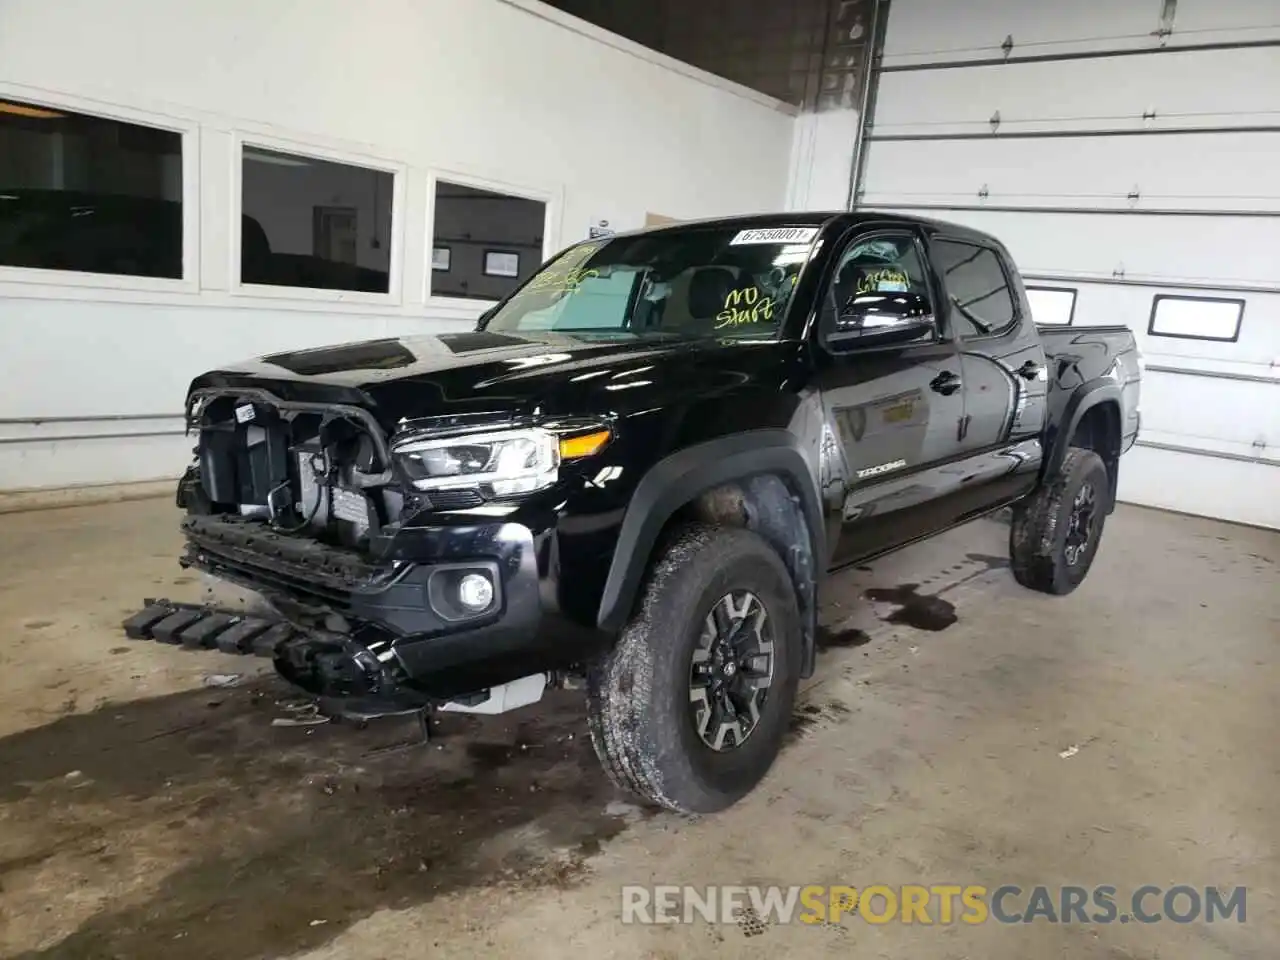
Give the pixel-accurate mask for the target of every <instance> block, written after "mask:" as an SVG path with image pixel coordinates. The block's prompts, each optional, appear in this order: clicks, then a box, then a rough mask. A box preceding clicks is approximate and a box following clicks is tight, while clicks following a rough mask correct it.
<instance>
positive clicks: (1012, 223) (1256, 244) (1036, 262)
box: [933, 170, 1280, 286]
mask: <svg viewBox="0 0 1280 960" xmlns="http://www.w3.org/2000/svg"><path fill="white" fill-rule="evenodd" d="M974 173H975V175H980V174H981V173H982V171H981V170H975V171H974ZM933 215H935V216H939V217H942V218H945V219H948V220H954V221H957V222H959V223H964V224H967V225H969V226H972V227H976V228H977V229H979V230H985V231H987V232H988V233H991V234H994V235H995V236H997V237H999V238H1000V239H1001V240H1002V241H1004V243H1006V244H1007V245H1008V247H1009V249H1010V250H1011V251H1012V252H1013V255H1014V258H1015V259H1016V260H1017V262H1018V267H1019V269H1021V270H1022V271H1023V272H1026V273H1059V272H1064V271H1065V272H1072V273H1093V274H1096V275H1099V276H1103V277H1109V276H1111V275H1112V274H1113V272H1114V271H1115V270H1117V269H1119V268H1123V269H1124V272H1125V275H1126V276H1140V277H1142V278H1144V279H1148V280H1152V279H1154V280H1162V281H1173V282H1178V281H1182V282H1196V283H1200V282H1203V283H1213V282H1218V283H1226V284H1231V283H1252V284H1259V285H1272V286H1274V285H1275V283H1276V278H1277V277H1280V218H1269V219H1268V218H1246V217H1142V216H1134V215H1132V214H1119V213H1099V214H1068V213H1058V214H1054V213H1021V212H1015V213H1004V212H996V211H990V210H976V211H968V210H966V211H957V212H953V213H950V212H945V211H944V212H939V213H937V214H933Z"/></svg>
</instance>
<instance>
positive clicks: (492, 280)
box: [431, 180, 547, 300]
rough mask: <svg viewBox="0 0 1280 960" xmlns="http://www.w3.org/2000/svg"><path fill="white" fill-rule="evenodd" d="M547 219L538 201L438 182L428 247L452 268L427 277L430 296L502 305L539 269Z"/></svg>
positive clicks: (545, 207)
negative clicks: (446, 252) (445, 253)
mask: <svg viewBox="0 0 1280 960" xmlns="http://www.w3.org/2000/svg"><path fill="white" fill-rule="evenodd" d="M546 218H547V205H546V204H545V203H542V202H541V201H540V200H529V199H526V198H525V197H513V196H510V195H508V194H505V193H494V192H493V191H491V190H477V189H476V188H474V187H466V186H463V185H462V184H459V183H449V182H448V181H445V180H437V181H436V199H435V225H434V226H435V235H434V238H433V241H432V242H433V244H434V246H436V247H449V249H450V252H451V263H450V265H449V272H448V273H443V272H436V273H433V274H432V276H431V293H432V295H433V296H437V297H471V298H474V299H479V300H501V299H502V298H503V297H505V296H506V295H507V294H509V293H511V291H512V290H514V289H516V287H518V286H520V284H522V283H524V281H525V280H527V279H528V278H529V277H531V276H533V274H534V272H535V271H536V270H537V269H538V267H539V266H540V265H541V263H542V231H543V227H544V225H545V223H546Z"/></svg>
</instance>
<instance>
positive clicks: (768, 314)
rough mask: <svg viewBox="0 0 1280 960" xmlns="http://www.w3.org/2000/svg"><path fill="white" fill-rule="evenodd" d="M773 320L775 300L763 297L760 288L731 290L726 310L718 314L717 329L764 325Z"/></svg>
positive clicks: (726, 300)
mask: <svg viewBox="0 0 1280 960" xmlns="http://www.w3.org/2000/svg"><path fill="white" fill-rule="evenodd" d="M772 319H773V299H772V298H771V297H766V296H761V294H760V289H759V288H758V287H747V288H746V289H743V290H730V291H729V295H728V296H726V297H725V298H724V309H723V310H721V311H720V312H719V313H717V314H716V329H717V330H721V329H723V328H725V327H738V326H743V325H745V324H748V323H762V322H767V321H769V320H772Z"/></svg>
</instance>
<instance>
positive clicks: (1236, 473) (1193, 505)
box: [1119, 447, 1280, 528]
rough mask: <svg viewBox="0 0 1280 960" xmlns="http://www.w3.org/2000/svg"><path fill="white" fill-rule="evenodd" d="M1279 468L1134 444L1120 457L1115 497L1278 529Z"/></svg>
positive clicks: (1279, 520)
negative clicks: (1118, 486)
mask: <svg viewBox="0 0 1280 960" xmlns="http://www.w3.org/2000/svg"><path fill="white" fill-rule="evenodd" d="M1277 478H1280V467H1274V466H1270V465H1268V464H1265V463H1243V462H1240V461H1237V460H1221V459H1217V458H1213V457H1198V456H1195V455H1194V454H1186V453H1174V452H1170V451H1167V450H1153V449H1151V448H1150V447H1134V448H1133V449H1132V450H1130V451H1129V452H1128V453H1127V454H1125V456H1124V459H1123V460H1121V467H1120V491H1119V495H1120V499H1121V500H1124V501H1126V502H1128V503H1140V504H1144V505H1146V506H1150V507H1160V508H1162V509H1165V510H1177V511H1179V512H1180V513H1194V514H1199V515H1200V516H1211V517H1218V518H1220V519H1222V520H1234V521H1236V522H1237V523H1251V524H1254V525H1255V526H1260V527H1273V528H1280V495H1277V491H1278V490H1280V486H1278V485H1277Z"/></svg>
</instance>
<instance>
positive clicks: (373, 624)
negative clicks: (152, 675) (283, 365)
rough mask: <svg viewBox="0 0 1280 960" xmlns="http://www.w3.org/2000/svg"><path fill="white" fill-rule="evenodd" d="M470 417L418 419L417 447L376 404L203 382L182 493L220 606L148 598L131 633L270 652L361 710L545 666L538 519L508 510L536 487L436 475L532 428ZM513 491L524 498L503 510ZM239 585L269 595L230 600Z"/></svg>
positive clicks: (192, 409) (199, 566) (190, 560)
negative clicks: (385, 422)
mask: <svg viewBox="0 0 1280 960" xmlns="http://www.w3.org/2000/svg"><path fill="white" fill-rule="evenodd" d="M470 420H471V418H468V417H441V418H437V420H436V421H435V422H432V423H429V424H422V423H417V424H415V426H414V429H413V430H412V431H410V432H407V433H405V434H402V435H398V436H397V438H396V440H397V442H398V443H399V444H401V445H402V446H403V449H404V450H408V451H410V452H409V453H408V454H405V453H403V452H402V451H401V447H397V448H396V449H395V450H393V448H392V444H391V443H390V442H389V441H388V438H387V435H386V433H385V432H384V430H383V428H382V425H381V424H380V423H379V422H378V421H377V419H375V418H374V416H373V415H372V414H371V413H370V412H369V411H368V410H367V409H365V408H363V407H361V406H357V405H353V404H345V403H332V402H310V401H303V400H294V399H282V398H281V397H279V396H277V395H275V394H274V393H272V392H270V391H268V390H266V389H257V388H247V387H236V388H214V389H203V390H197V391H194V392H193V393H192V395H191V398H190V400H189V407H188V412H187V421H188V428H189V430H191V431H193V432H196V433H197V434H198V436H199V445H198V447H197V448H196V462H195V463H194V464H193V465H192V466H191V467H190V468H189V469H188V470H187V473H186V474H185V475H184V477H183V478H182V480H181V482H180V483H179V489H178V495H177V501H178V505H179V507H181V508H182V509H184V510H185V511H186V513H187V516H186V517H185V518H184V519H183V521H182V529H183V533H184V535H185V537H186V551H185V554H184V556H183V557H182V559H181V563H182V565H183V566H184V567H187V568H191V569H194V570H197V571H200V572H201V573H203V574H206V575H208V576H209V577H211V578H213V582H214V583H215V584H217V585H219V590H218V591H217V592H215V593H214V594H211V595H210V596H209V597H208V598H207V602H206V603H204V604H178V603H172V602H170V601H167V600H156V601H148V602H147V605H146V608H145V609H144V610H142V611H141V612H140V613H138V614H137V615H136V616H135V617H132V618H130V620H129V621H127V622H126V624H125V628H126V631H127V632H128V633H129V634H130V636H134V637H139V638H142V637H145V638H148V639H156V640H161V641H164V642H170V643H175V644H183V645H185V646H188V647H202V648H207V649H221V650H223V651H225V652H234V653H252V654H257V655H259V656H267V657H270V658H271V659H272V660H273V661H274V663H275V666H276V669H277V671H278V672H279V673H280V674H281V675H282V676H283V677H285V678H286V679H287V680H289V681H290V682H291V683H293V684H295V685H296V686H298V687H300V688H302V689H303V690H305V691H307V692H309V693H311V694H314V695H316V696H318V697H321V698H326V699H329V700H330V701H332V702H333V703H334V704H335V708H336V709H337V710H338V711H339V712H342V713H346V714H356V715H359V716H375V715H383V714H387V713H402V712H406V711H409V710H413V709H422V708H425V707H428V706H432V705H438V704H440V703H442V702H445V701H449V700H453V699H455V698H459V697H471V698H474V697H475V696H476V694H477V692H480V693H484V692H485V691H487V690H490V689H491V688H494V687H497V686H499V685H502V684H506V683H508V682H510V681H513V680H517V679H520V678H525V677H528V676H530V675H533V674H536V673H538V672H539V671H540V670H541V669H542V667H541V666H540V664H541V662H542V661H541V660H540V659H539V658H538V657H536V656H530V655H529V649H528V648H529V646H530V642H531V640H532V638H533V637H534V636H535V634H536V633H537V631H538V627H539V625H540V621H541V606H540V596H539V578H538V572H537V563H536V559H535V554H536V546H535V542H534V541H535V536H536V534H535V532H534V531H533V530H531V529H530V528H529V527H528V526H526V525H522V524H518V523H513V522H507V521H504V520H501V519H495V518H500V517H504V516H509V515H510V514H511V513H512V512H513V511H514V510H515V509H516V506H515V505H513V501H512V500H511V495H512V493H513V492H521V491H519V490H518V488H517V487H516V486H514V485H509V486H508V487H507V488H504V487H501V486H500V485H499V483H498V482H497V481H495V480H493V479H490V475H489V474H484V473H478V474H476V476H471V477H462V478H461V479H460V480H459V481H457V482H453V481H449V480H448V478H447V477H445V482H441V481H440V480H438V479H437V478H436V476H434V475H432V474H431V471H433V470H435V471H436V473H439V472H441V471H440V467H439V464H440V462H441V457H442V456H443V457H445V458H446V459H448V460H449V463H450V464H453V465H454V466H455V467H456V462H457V461H459V460H462V461H466V459H467V458H468V457H471V458H473V459H476V458H478V459H476V462H477V463H479V462H480V461H481V460H483V459H484V450H485V449H486V448H485V447H484V443H490V444H492V443H493V442H494V441H493V440H492V437H494V436H500V437H511V436H520V435H521V434H520V431H519V430H517V429H515V426H514V424H513V423H512V422H511V421H510V420H508V421H506V422H497V423H496V425H495V422H496V418H494V417H486V418H485V420H484V427H483V429H480V430H479V432H477V431H478V425H477V424H476V423H474V422H468V421H470ZM486 431H487V432H486ZM504 431H505V432H504ZM441 436H444V437H446V438H447V437H450V436H452V437H461V438H462V439H460V440H455V441H449V440H445V441H441V440H439V437H441ZM406 438H407V440H408V443H407V445H405V441H406ZM482 441H483V442H482ZM498 442H500V443H510V442H511V441H509V440H500V441H498ZM517 452H519V451H517ZM495 456H496V454H495ZM529 462H530V463H533V466H532V467H530V468H529V470H527V471H526V473H529V474H530V475H531V476H536V468H538V466H539V464H538V463H535V462H534V460H533V459H530V460H529ZM555 462H556V463H558V459H557V460H556V461H555ZM554 465H555V464H553V467H554ZM466 466H467V464H466V463H465V462H464V463H463V467H464V468H465V467H466ZM541 466H542V467H543V468H545V463H544V464H542V465H541ZM450 469H451V470H452V469H454V467H450ZM544 472H545V469H544ZM504 476H505V474H504ZM477 477H478V478H479V480H480V481H481V482H477ZM552 478H553V479H554V472H553V473H552ZM503 482H507V481H505V480H504V481H503ZM518 482H521V483H525V484H526V486H528V482H527V481H524V480H520V481H518ZM538 482H542V481H541V480H539V481H538ZM502 494H507V500H506V501H505V503H506V505H505V506H503V505H495V506H492V507H490V508H489V510H488V512H486V510H485V505H486V504H490V503H491V502H492V501H493V500H494V499H495V497H496V498H498V499H501V495H502ZM477 507H479V508H481V509H479V510H475V509H473V508H477ZM444 513H449V514H450V515H451V516H452V517H453V519H454V520H455V522H454V523H446V522H442V521H441V519H440V518H441V515H442V514H444ZM468 514H469V516H467V515H468ZM459 520H462V521H464V522H457V521H459ZM227 589H230V590H232V591H236V592H237V593H238V595H240V596H242V597H244V596H248V597H251V598H253V602H252V603H248V604H246V603H229V602H227V601H226V599H225V593H226V590H227Z"/></svg>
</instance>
